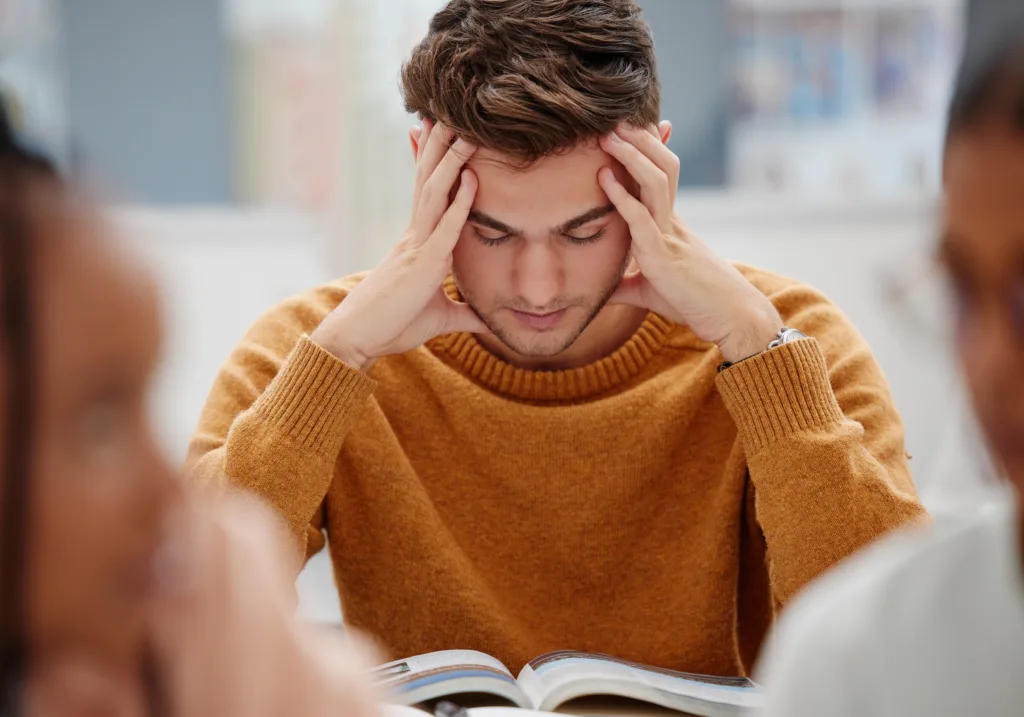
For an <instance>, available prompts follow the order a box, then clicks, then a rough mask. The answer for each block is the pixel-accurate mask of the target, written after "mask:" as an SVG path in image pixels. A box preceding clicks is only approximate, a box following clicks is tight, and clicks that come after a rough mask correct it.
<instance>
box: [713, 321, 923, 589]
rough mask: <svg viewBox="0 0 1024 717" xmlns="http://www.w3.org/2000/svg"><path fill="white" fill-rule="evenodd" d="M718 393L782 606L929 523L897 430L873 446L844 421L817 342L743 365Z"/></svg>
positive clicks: (880, 429)
mask: <svg viewBox="0 0 1024 717" xmlns="http://www.w3.org/2000/svg"><path fill="white" fill-rule="evenodd" d="M719 389H720V391H721V392H722V395H723V398H724V399H725V401H726V403H727V405H728V406H729V409H730V412H731V413H732V415H733V417H734V419H735V420H736V423H737V426H738V428H739V431H740V435H741V440H742V441H743V444H744V448H745V450H746V453H747V463H748V468H749V471H750V478H751V481H752V483H753V485H754V489H755V492H756V513H757V521H758V523H759V525H760V526H761V529H762V531H763V532H764V536H765V540H766V542H767V546H768V560H769V562H770V565H771V569H770V574H771V579H772V590H773V592H774V594H775V596H776V599H778V600H780V601H783V602H784V601H785V600H787V599H788V598H789V597H790V596H792V595H793V594H794V593H795V592H797V591H798V590H799V589H800V588H802V587H803V586H804V585H805V584H806V583H807V582H809V581H810V580H812V579H813V578H814V577H816V576H817V575H818V574H820V573H821V572H823V571H824V570H826V569H828V568H829V567H831V566H832V565H834V564H835V563H836V562H838V561H840V560H842V559H843V558H845V557H846V556H848V555H850V554H852V553H853V552H855V551H857V550H858V549H860V548H861V547H863V546H864V545H866V544H867V543H869V542H871V541H872V540H874V539H876V538H878V537H879V536H881V535H883V534H884V533H886V532H888V531H890V530H892V529H894V528H897V527H900V526H902V525H906V524H907V523H910V522H912V521H915V520H920V519H922V518H924V517H925V515H926V514H925V511H924V509H923V508H922V507H921V505H920V503H919V502H918V500H917V496H916V493H915V491H914V487H913V483H912V481H911V479H910V475H909V471H908V469H907V465H906V456H905V453H904V452H903V448H902V446H903V441H902V429H901V427H900V426H899V423H898V420H895V419H894V421H891V422H887V421H885V420H880V421H878V422H876V424H875V425H872V431H873V435H872V436H871V439H870V441H868V440H867V438H866V436H865V429H864V427H863V426H862V425H861V424H860V423H858V422H856V421H854V420H851V419H850V418H848V417H846V416H845V415H844V413H843V410H842V408H841V407H840V404H839V402H838V401H837V399H836V397H835V395H834V393H833V390H832V387H831V385H830V382H829V376H828V369H827V367H826V365H825V360H824V357H823V356H822V354H821V351H820V350H819V349H818V346H817V344H816V343H815V342H813V341H800V342H796V343H793V344H788V345H786V346H783V347H780V348H778V349H775V350H773V351H771V352H767V353H765V354H762V355H760V356H756V357H754V358H753V359H750V360H748V361H745V362H743V363H741V364H738V365H736V366H734V367H732V368H730V369H729V370H728V371H726V372H724V373H723V374H722V375H721V376H720V377H719ZM865 390H869V389H865ZM874 400H876V401H884V400H885V397H875V398H874ZM868 443H870V445H871V447H872V448H873V449H874V450H873V451H872V450H869V449H868V447H867V444H868Z"/></svg>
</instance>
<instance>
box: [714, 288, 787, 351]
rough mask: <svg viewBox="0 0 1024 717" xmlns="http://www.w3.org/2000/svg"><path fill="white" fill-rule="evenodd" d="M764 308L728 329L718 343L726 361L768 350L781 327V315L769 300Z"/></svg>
mask: <svg viewBox="0 0 1024 717" xmlns="http://www.w3.org/2000/svg"><path fill="white" fill-rule="evenodd" d="M765 302H766V303H767V304H768V306H767V307H766V308H762V309H761V310H758V311H755V312H753V315H752V316H750V317H749V318H748V319H747V320H746V321H744V322H743V323H742V324H741V325H739V326H737V327H736V328H735V329H734V330H732V331H730V332H729V333H728V334H727V335H726V338H725V339H724V340H722V341H721V342H720V343H719V344H718V348H719V349H720V350H721V352H722V357H723V358H724V359H725V361H726V363H738V362H740V361H743V360H744V359H748V358H750V357H751V356H756V355H757V354H759V353H763V352H765V351H767V350H768V344H770V343H771V342H772V341H774V340H775V339H776V338H777V337H778V334H779V331H780V330H781V329H782V326H783V324H782V317H781V316H779V312H778V311H776V310H775V307H774V306H772V304H771V303H770V302H768V301H767V299H765Z"/></svg>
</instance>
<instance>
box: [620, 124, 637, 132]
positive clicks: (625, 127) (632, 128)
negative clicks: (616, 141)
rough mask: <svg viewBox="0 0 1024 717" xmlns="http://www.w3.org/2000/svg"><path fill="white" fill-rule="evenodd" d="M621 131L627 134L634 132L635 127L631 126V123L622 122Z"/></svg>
mask: <svg viewBox="0 0 1024 717" xmlns="http://www.w3.org/2000/svg"><path fill="white" fill-rule="evenodd" d="M622 129H624V130H626V131H627V132H633V131H635V130H636V125H635V124H633V123H632V122H623V123H622Z"/></svg>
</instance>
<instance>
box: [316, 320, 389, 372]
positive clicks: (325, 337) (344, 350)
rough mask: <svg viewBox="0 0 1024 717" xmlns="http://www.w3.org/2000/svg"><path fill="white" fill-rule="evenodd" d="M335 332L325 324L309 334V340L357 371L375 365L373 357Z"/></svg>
mask: <svg viewBox="0 0 1024 717" xmlns="http://www.w3.org/2000/svg"><path fill="white" fill-rule="evenodd" d="M333 334H334V332H333V331H328V330H325V329H324V328H323V326H319V327H317V328H316V329H315V330H314V331H313V333H311V334H310V335H309V340H310V341H312V342H313V343H315V344H316V345H317V346H319V347H320V348H322V349H323V350H324V351H326V352H327V353H329V354H331V355H332V356H334V357H335V358H336V359H338V360H339V361H341V362H342V363H344V364H346V365H348V366H349V367H351V368H354V369H355V370H356V371H366V370H368V369H369V368H370V366H372V365H373V362H374V359H373V358H371V357H369V356H367V355H366V354H365V353H363V352H361V351H359V350H358V349H356V348H354V347H352V346H351V345H349V344H348V343H346V342H344V341H341V340H339V339H338V338H337V337H336V335H333Z"/></svg>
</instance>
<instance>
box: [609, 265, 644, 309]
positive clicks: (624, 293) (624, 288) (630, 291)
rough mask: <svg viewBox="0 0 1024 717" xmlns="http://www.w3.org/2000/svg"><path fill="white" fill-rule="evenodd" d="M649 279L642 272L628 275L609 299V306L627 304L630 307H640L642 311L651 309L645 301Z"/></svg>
mask: <svg viewBox="0 0 1024 717" xmlns="http://www.w3.org/2000/svg"><path fill="white" fill-rule="evenodd" d="M646 285H647V279H646V278H645V277H644V275H643V274H641V273H640V272H635V273H632V274H626V275H625V276H624V277H622V281H621V282H619V286H618V287H617V288H616V289H615V291H614V292H613V293H612V295H611V297H609V299H608V303H609V304H625V305H628V306H639V307H640V308H641V309H647V308H650V307H648V306H647V304H646V302H645V301H644V293H645V292H644V287H645V286H646Z"/></svg>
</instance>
